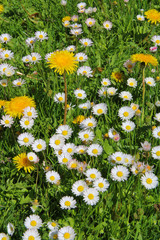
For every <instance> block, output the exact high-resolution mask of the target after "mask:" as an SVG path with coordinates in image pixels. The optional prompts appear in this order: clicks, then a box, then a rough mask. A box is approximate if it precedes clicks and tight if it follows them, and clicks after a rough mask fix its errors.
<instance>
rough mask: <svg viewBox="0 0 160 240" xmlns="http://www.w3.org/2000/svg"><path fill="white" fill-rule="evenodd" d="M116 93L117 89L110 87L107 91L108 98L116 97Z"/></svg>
mask: <svg viewBox="0 0 160 240" xmlns="http://www.w3.org/2000/svg"><path fill="white" fill-rule="evenodd" d="M116 92H117V89H116V88H114V87H110V88H108V89H107V94H108V96H114V95H116Z"/></svg>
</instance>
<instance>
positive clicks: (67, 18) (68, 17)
mask: <svg viewBox="0 0 160 240" xmlns="http://www.w3.org/2000/svg"><path fill="white" fill-rule="evenodd" d="M70 20H71V17H70V16H66V17H64V18H62V22H65V21H70Z"/></svg>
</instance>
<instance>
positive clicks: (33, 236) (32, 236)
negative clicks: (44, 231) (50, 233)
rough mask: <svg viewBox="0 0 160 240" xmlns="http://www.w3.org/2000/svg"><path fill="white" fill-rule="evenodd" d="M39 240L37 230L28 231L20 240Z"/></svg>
mask: <svg viewBox="0 0 160 240" xmlns="http://www.w3.org/2000/svg"><path fill="white" fill-rule="evenodd" d="M29 239H34V240H41V237H40V235H39V233H38V231H37V229H28V230H27V231H26V232H25V233H23V236H22V240H29Z"/></svg>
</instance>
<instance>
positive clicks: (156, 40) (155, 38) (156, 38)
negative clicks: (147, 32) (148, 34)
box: [151, 35, 160, 46]
mask: <svg viewBox="0 0 160 240" xmlns="http://www.w3.org/2000/svg"><path fill="white" fill-rule="evenodd" d="M151 41H152V42H154V43H155V44H156V46H157V45H158V46H160V36H156V35H155V36H153V37H152V38H151Z"/></svg>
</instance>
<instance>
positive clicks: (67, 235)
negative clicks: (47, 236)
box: [58, 226, 76, 240]
mask: <svg viewBox="0 0 160 240" xmlns="http://www.w3.org/2000/svg"><path fill="white" fill-rule="evenodd" d="M75 236H76V233H75V231H74V229H73V228H72V227H70V226H67V227H63V228H60V229H59V231H58V239H59V240H66V239H67V240H74V239H75Z"/></svg>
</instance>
